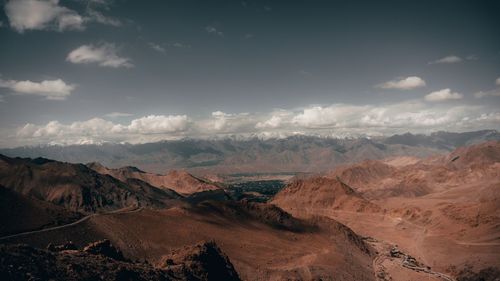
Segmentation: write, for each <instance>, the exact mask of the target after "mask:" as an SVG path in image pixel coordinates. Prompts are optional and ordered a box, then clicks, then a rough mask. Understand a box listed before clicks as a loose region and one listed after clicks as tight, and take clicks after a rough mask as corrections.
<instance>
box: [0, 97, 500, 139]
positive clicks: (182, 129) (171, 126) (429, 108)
mask: <svg viewBox="0 0 500 281" xmlns="http://www.w3.org/2000/svg"><path fill="white" fill-rule="evenodd" d="M118 115H119V114H118ZM499 120H500V111H499V110H498V108H496V107H495V106H488V105H486V106H479V105H474V106H472V105H457V104H454V103H426V102H424V101H423V100H410V101H404V102H399V103H392V104H379V105H353V104H332V105H321V106H319V105H314V106H306V107H304V108H296V109H280V110H275V111H272V112H268V113H226V112H223V111H214V112H212V113H211V114H210V115H209V116H205V117H199V118H197V119H192V118H189V117H188V116H186V115H150V116H144V117H140V118H136V119H133V120H132V121H130V122H129V123H125V124H122V123H118V122H115V121H108V120H104V119H101V118H92V119H89V120H86V121H80V122H73V123H69V124H64V123H62V122H59V121H52V122H49V123H46V124H42V125H35V124H26V125H25V126H22V127H20V128H18V129H17V130H16V132H15V133H14V134H13V135H14V137H13V139H12V140H10V142H11V143H14V144H15V145H24V144H40V143H45V144H47V143H60V144H78V143H102V142H130V143H144V142H152V141H159V140H164V139H178V138H183V137H193V138H206V137H208V138H214V137H215V138H223V137H227V136H239V137H241V138H246V137H255V136H258V137H264V138H270V137H286V136H291V135H296V134H301V135H319V136H328V137H352V136H360V135H363V136H366V135H368V136H377V135H390V134H395V133H404V132H407V131H411V132H415V133H429V132H431V131H437V130H448V131H464V130H477V129H500V125H499V124H500V122H498V121H499ZM7 142H9V141H8V140H5V137H2V138H0V143H7Z"/></svg>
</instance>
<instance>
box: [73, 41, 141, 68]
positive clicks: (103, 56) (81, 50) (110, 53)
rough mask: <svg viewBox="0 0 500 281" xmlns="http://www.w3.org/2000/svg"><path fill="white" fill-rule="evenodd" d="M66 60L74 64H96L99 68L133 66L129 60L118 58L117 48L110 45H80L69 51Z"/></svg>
mask: <svg viewBox="0 0 500 281" xmlns="http://www.w3.org/2000/svg"><path fill="white" fill-rule="evenodd" d="M66 60H67V61H69V62H72V63H75V64H89V63H97V64H98V65H100V66H103V67H112V68H119V67H125V68H130V67H133V66H134V65H133V64H132V62H131V60H130V59H129V58H126V57H120V56H119V55H118V48H117V47H116V46H115V45H114V44H111V43H102V44H100V45H92V44H91V45H82V46H80V47H78V48H76V49H74V50H73V51H71V52H70V53H69V54H68V56H67V57H66Z"/></svg>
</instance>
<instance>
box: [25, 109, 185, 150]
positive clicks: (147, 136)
mask: <svg viewBox="0 0 500 281" xmlns="http://www.w3.org/2000/svg"><path fill="white" fill-rule="evenodd" d="M188 128H189V120H188V118H187V116H186V115H168V116H165V115H150V116H145V117H142V118H139V119H135V120H132V121H131V122H130V124H128V125H121V124H115V123H113V122H111V121H107V120H104V119H101V118H92V119H89V120H87V121H79V122H73V123H71V124H62V123H60V122H59V121H51V122H49V123H47V124H46V125H41V126H37V125H34V124H30V123H29V124H26V125H24V126H23V127H21V128H19V129H18V130H17V132H16V137H17V138H18V139H22V140H30V141H31V142H38V143H40V142H42V143H61V144H82V143H102V142H109V141H111V142H122V141H127V142H147V141H152V140H157V139H158V138H157V137H155V135H159V136H161V138H166V137H169V136H175V135H176V134H178V135H182V133H183V132H184V131H185V130H187V129H188Z"/></svg>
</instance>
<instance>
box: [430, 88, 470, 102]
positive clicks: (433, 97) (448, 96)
mask: <svg viewBox="0 0 500 281" xmlns="http://www.w3.org/2000/svg"><path fill="white" fill-rule="evenodd" d="M461 98H463V95H462V94H459V93H456V92H452V91H451V90H450V89H448V88H446V89H442V90H439V91H435V92H432V93H430V94H428V95H426V96H425V100H426V101H430V102H441V101H446V100H459V99H461Z"/></svg>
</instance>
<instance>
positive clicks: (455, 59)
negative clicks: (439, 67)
mask: <svg viewBox="0 0 500 281" xmlns="http://www.w3.org/2000/svg"><path fill="white" fill-rule="evenodd" d="M461 61H462V58H460V57H457V56H454V55H450V56H446V57H444V58H440V59H438V60H435V61H432V62H430V63H429V64H440V63H458V62H461Z"/></svg>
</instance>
